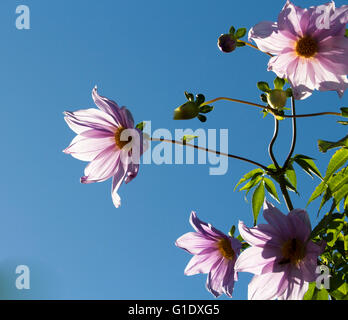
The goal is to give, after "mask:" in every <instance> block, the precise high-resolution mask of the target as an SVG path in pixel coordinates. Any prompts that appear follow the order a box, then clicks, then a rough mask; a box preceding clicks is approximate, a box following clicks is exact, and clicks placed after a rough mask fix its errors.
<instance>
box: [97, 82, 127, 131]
mask: <svg viewBox="0 0 348 320" xmlns="http://www.w3.org/2000/svg"><path fill="white" fill-rule="evenodd" d="M92 98H93V101H94V103H95V104H96V106H97V107H98V108H99V109H100V110H102V111H104V112H106V113H107V114H109V115H110V116H111V117H112V118H113V119H114V120H115V121H116V123H117V125H118V126H120V125H122V126H123V127H126V126H125V123H124V122H123V116H122V113H121V109H120V107H119V106H118V104H117V103H116V102H114V101H112V100H109V99H108V98H106V97H103V96H101V95H99V94H98V91H97V87H96V86H95V87H94V88H93V90H92Z"/></svg>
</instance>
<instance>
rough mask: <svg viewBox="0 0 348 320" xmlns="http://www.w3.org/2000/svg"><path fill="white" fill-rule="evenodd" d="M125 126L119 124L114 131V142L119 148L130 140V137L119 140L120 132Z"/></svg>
mask: <svg viewBox="0 0 348 320" xmlns="http://www.w3.org/2000/svg"><path fill="white" fill-rule="evenodd" d="M125 129H126V128H124V127H122V126H120V127H118V128H117V129H116V131H115V135H114V137H115V142H116V145H117V147H119V149H123V147H124V146H125V145H126V144H128V143H129V142H130V141H131V140H132V137H130V136H129V137H128V139H127V140H123V139H122V140H121V136H122V132H123V131H124V130H125Z"/></svg>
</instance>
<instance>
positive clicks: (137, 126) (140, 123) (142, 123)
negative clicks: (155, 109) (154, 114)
mask: <svg viewBox="0 0 348 320" xmlns="http://www.w3.org/2000/svg"><path fill="white" fill-rule="evenodd" d="M135 127H136V128H137V129H139V130H140V131H143V130H144V128H145V122H144V121H142V122H139V123H138V124H137V125H136V126H135Z"/></svg>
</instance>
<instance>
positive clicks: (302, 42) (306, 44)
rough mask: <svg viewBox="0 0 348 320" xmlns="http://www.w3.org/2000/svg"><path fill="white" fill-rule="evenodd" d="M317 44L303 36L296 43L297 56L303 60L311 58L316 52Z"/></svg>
mask: <svg viewBox="0 0 348 320" xmlns="http://www.w3.org/2000/svg"><path fill="white" fill-rule="evenodd" d="M318 49H319V48H318V42H317V40H315V39H314V38H312V37H310V36H304V37H302V38H300V39H299V40H298V41H297V42H296V48H295V50H296V53H297V55H299V56H301V57H305V58H312V57H314V56H315V55H316V54H317V52H318Z"/></svg>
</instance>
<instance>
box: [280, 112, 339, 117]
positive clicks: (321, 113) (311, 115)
mask: <svg viewBox="0 0 348 320" xmlns="http://www.w3.org/2000/svg"><path fill="white" fill-rule="evenodd" d="M325 115H333V116H342V114H341V113H338V112H317V113H308V114H297V115H283V116H282V117H284V118H306V117H317V116H325Z"/></svg>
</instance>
